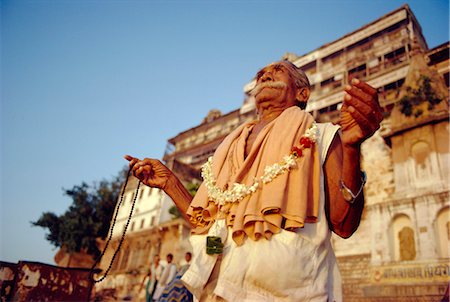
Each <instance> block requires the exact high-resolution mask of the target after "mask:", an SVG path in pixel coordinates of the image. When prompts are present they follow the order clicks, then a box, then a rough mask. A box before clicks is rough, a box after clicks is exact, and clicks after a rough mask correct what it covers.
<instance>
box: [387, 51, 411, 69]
mask: <svg viewBox="0 0 450 302" xmlns="http://www.w3.org/2000/svg"><path fill="white" fill-rule="evenodd" d="M405 61H406V51H405V47H400V48H398V49H396V50H394V51H391V52H389V53H387V54H385V55H384V67H386V68H388V67H392V66H395V65H397V64H400V63H402V62H405Z"/></svg>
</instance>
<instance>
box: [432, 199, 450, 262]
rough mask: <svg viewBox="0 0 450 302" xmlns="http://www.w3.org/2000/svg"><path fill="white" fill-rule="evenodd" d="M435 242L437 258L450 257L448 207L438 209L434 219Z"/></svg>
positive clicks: (449, 211) (449, 214)
mask: <svg viewBox="0 0 450 302" xmlns="http://www.w3.org/2000/svg"><path fill="white" fill-rule="evenodd" d="M435 229H436V235H437V236H436V239H437V240H436V243H437V247H436V248H437V251H438V256H439V258H450V251H449V246H450V208H449V207H446V208H444V209H442V210H441V211H439V213H438V215H437V217H436V221H435Z"/></svg>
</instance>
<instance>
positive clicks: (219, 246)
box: [206, 236, 223, 255]
mask: <svg viewBox="0 0 450 302" xmlns="http://www.w3.org/2000/svg"><path fill="white" fill-rule="evenodd" d="M222 252H223V243H222V240H221V239H220V237H219V236H208V237H206V253H207V254H208V255H213V254H222Z"/></svg>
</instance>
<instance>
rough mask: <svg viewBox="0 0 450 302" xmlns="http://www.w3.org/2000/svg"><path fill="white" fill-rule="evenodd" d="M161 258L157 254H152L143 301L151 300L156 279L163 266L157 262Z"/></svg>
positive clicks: (156, 282) (159, 276)
mask: <svg viewBox="0 0 450 302" xmlns="http://www.w3.org/2000/svg"><path fill="white" fill-rule="evenodd" d="M160 260H161V258H160V257H159V255H155V256H153V263H152V264H151V266H150V272H149V279H148V282H147V288H146V289H145V301H146V302H152V301H153V294H154V293H155V290H156V286H157V285H158V281H159V279H160V278H161V274H162V270H163V266H162V265H161V264H160V263H159V262H160Z"/></svg>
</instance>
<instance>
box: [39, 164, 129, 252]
mask: <svg viewBox="0 0 450 302" xmlns="http://www.w3.org/2000/svg"><path fill="white" fill-rule="evenodd" d="M125 177H126V171H121V172H120V173H119V175H118V176H116V177H114V178H113V179H112V180H110V181H107V180H102V181H100V182H98V183H97V182H95V183H93V184H92V185H88V184H86V183H85V182H83V183H82V184H81V185H75V186H73V188H71V189H63V192H64V195H66V196H69V197H70V198H71V199H72V204H71V205H70V206H69V209H68V210H67V211H66V212H65V213H64V214H62V215H59V216H58V215H56V214H54V213H52V212H45V213H43V214H42V215H41V217H39V219H38V220H36V221H34V222H31V223H32V225H33V226H40V227H42V228H46V229H48V233H47V234H46V239H47V240H48V241H50V243H51V244H52V245H54V246H56V247H62V246H65V247H66V248H67V251H68V252H69V253H74V252H79V251H81V249H85V250H86V251H87V253H89V254H91V255H92V256H93V257H97V256H98V255H99V254H100V251H99V249H98V247H97V244H96V239H97V238H99V237H100V238H102V239H104V238H106V236H107V235H108V230H109V226H110V221H111V218H112V215H113V213H114V208H115V205H116V202H117V199H118V197H119V194H120V189H121V185H122V183H123V180H124V178H125Z"/></svg>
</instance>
